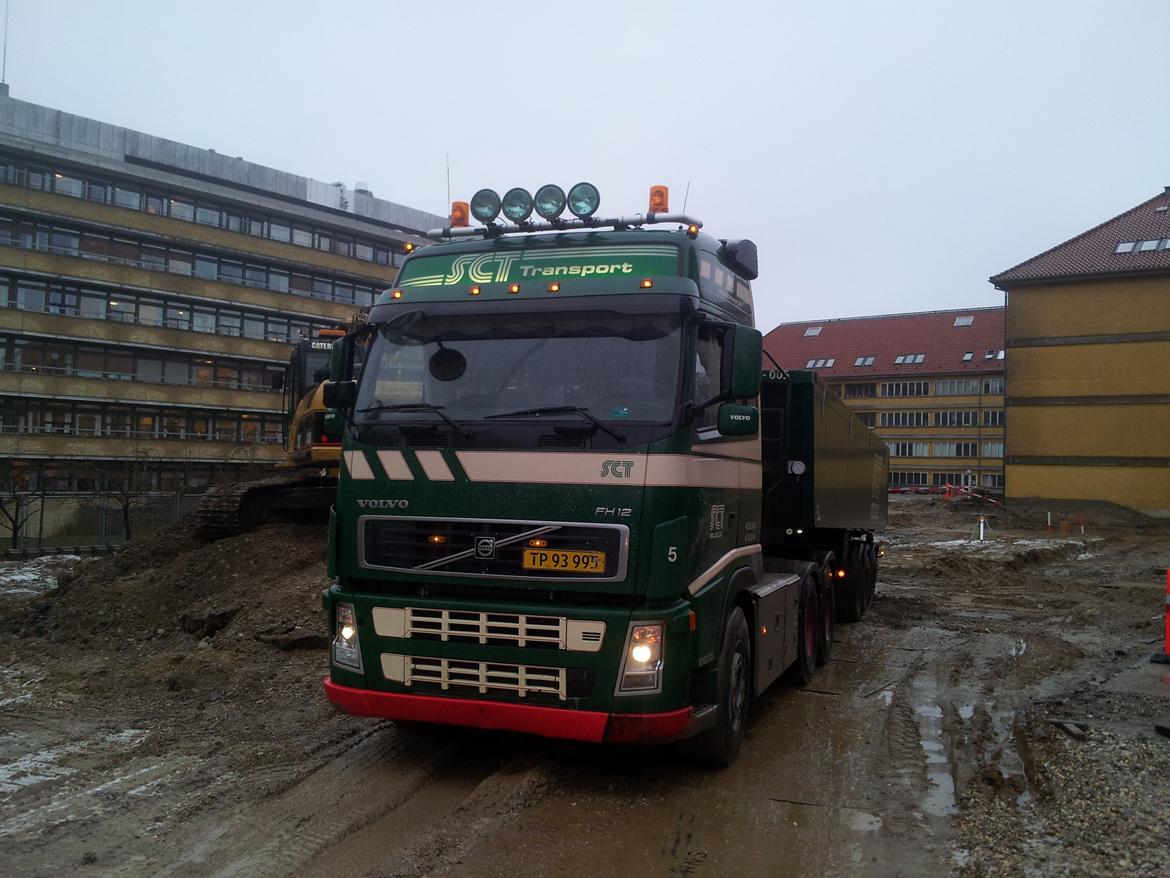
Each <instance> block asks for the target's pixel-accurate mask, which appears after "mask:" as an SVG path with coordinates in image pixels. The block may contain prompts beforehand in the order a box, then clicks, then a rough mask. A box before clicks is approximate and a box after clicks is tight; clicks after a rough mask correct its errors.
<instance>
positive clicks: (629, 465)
mask: <svg viewBox="0 0 1170 878" xmlns="http://www.w3.org/2000/svg"><path fill="white" fill-rule="evenodd" d="M633 469H634V462H633V461H632V460H606V461H602V463H601V477H602V478H603V479H604V478H609V477H612V478H615V479H628V478H629V477H630V473H631V471H632V470H633Z"/></svg>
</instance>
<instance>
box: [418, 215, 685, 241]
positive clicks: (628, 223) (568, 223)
mask: <svg viewBox="0 0 1170 878" xmlns="http://www.w3.org/2000/svg"><path fill="white" fill-rule="evenodd" d="M663 223H678V224H680V225H683V226H686V227H687V234H688V235H689V236H690V237H692V238H693V237H694V236H695V235H697V234H698V232H699V229H701V228H702V227H703V223H702V221H700V220H697V219H695V218H694V217H691V216H687V215H686V214H685V213H655V214H647V215H646V216H643V215H642V214H636V215H634V216H619V217H612V218H610V219H599V218H597V217H589V219H567V220H566V219H558V220H556V221H555V222H547V223H534V222H526V223H525V224H524V225H522V226H520V225H511V226H506V225H495V226H487V227H486V228H451V227H450V226H448V227H447V228H444V229H431V230H430V231H429V232H427V233H426V236H427V237H428V238H468V237H471V236H473V235H480V236H482V237H484V238H490V237H492V236H493V235H511V234H517V233H520V232H553V231H565V230H568V229H631V228H632V229H636V228H640V227H642V226H655V225H661V224H663Z"/></svg>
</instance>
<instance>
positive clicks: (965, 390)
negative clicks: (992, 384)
mask: <svg viewBox="0 0 1170 878" xmlns="http://www.w3.org/2000/svg"><path fill="white" fill-rule="evenodd" d="M934 393H935V395H936V396H978V395H979V379H978V378H951V379H945V380H942V381H936V382H934Z"/></svg>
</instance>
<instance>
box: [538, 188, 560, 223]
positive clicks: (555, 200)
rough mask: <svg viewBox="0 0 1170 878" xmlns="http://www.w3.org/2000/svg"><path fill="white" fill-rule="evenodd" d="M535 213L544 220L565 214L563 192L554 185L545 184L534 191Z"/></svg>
mask: <svg viewBox="0 0 1170 878" xmlns="http://www.w3.org/2000/svg"><path fill="white" fill-rule="evenodd" d="M536 212H537V213H538V214H540V215H541V216H542V217H544V218H545V219H546V220H551V219H556V218H557V217H558V216H560V215H561V214H562V213H564V212H565V190H564V189H562V188H561V187H560V186H558V185H556V184H555V183H545V184H544V185H543V186H541V187H540V188H539V189H537V190H536Z"/></svg>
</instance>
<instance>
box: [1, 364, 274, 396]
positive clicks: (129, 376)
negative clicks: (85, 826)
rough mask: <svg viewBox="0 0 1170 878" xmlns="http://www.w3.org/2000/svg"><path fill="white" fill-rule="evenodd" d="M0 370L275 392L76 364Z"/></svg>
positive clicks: (263, 387)
mask: <svg viewBox="0 0 1170 878" xmlns="http://www.w3.org/2000/svg"><path fill="white" fill-rule="evenodd" d="M0 372H25V373H28V374H30V375H56V376H62V377H67V378H104V379H106V380H109V381H133V382H135V383H138V384H166V385H168V386H170V387H214V388H218V389H220V390H246V391H249V392H251V393H276V390H275V389H274V388H272V387H268V386H266V385H263V384H249V383H246V382H244V381H225V380H222V379H212V380H207V381H202V380H199V379H195V378H188V379H187V380H185V381H184V380H182V379H179V380H175V379H173V378H172V379H169V380H168V379H167V378H166V377H165V376H164V377H162V378H159V379H158V380H157V381H151V380H147V379H145V378H138V377H137V376H135V375H134V374H133V373H131V372H117V371H98V370H96V369H79V368H77V367H76V366H42V365H39V364H37V365H29V364H27V363H2V364H0Z"/></svg>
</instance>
